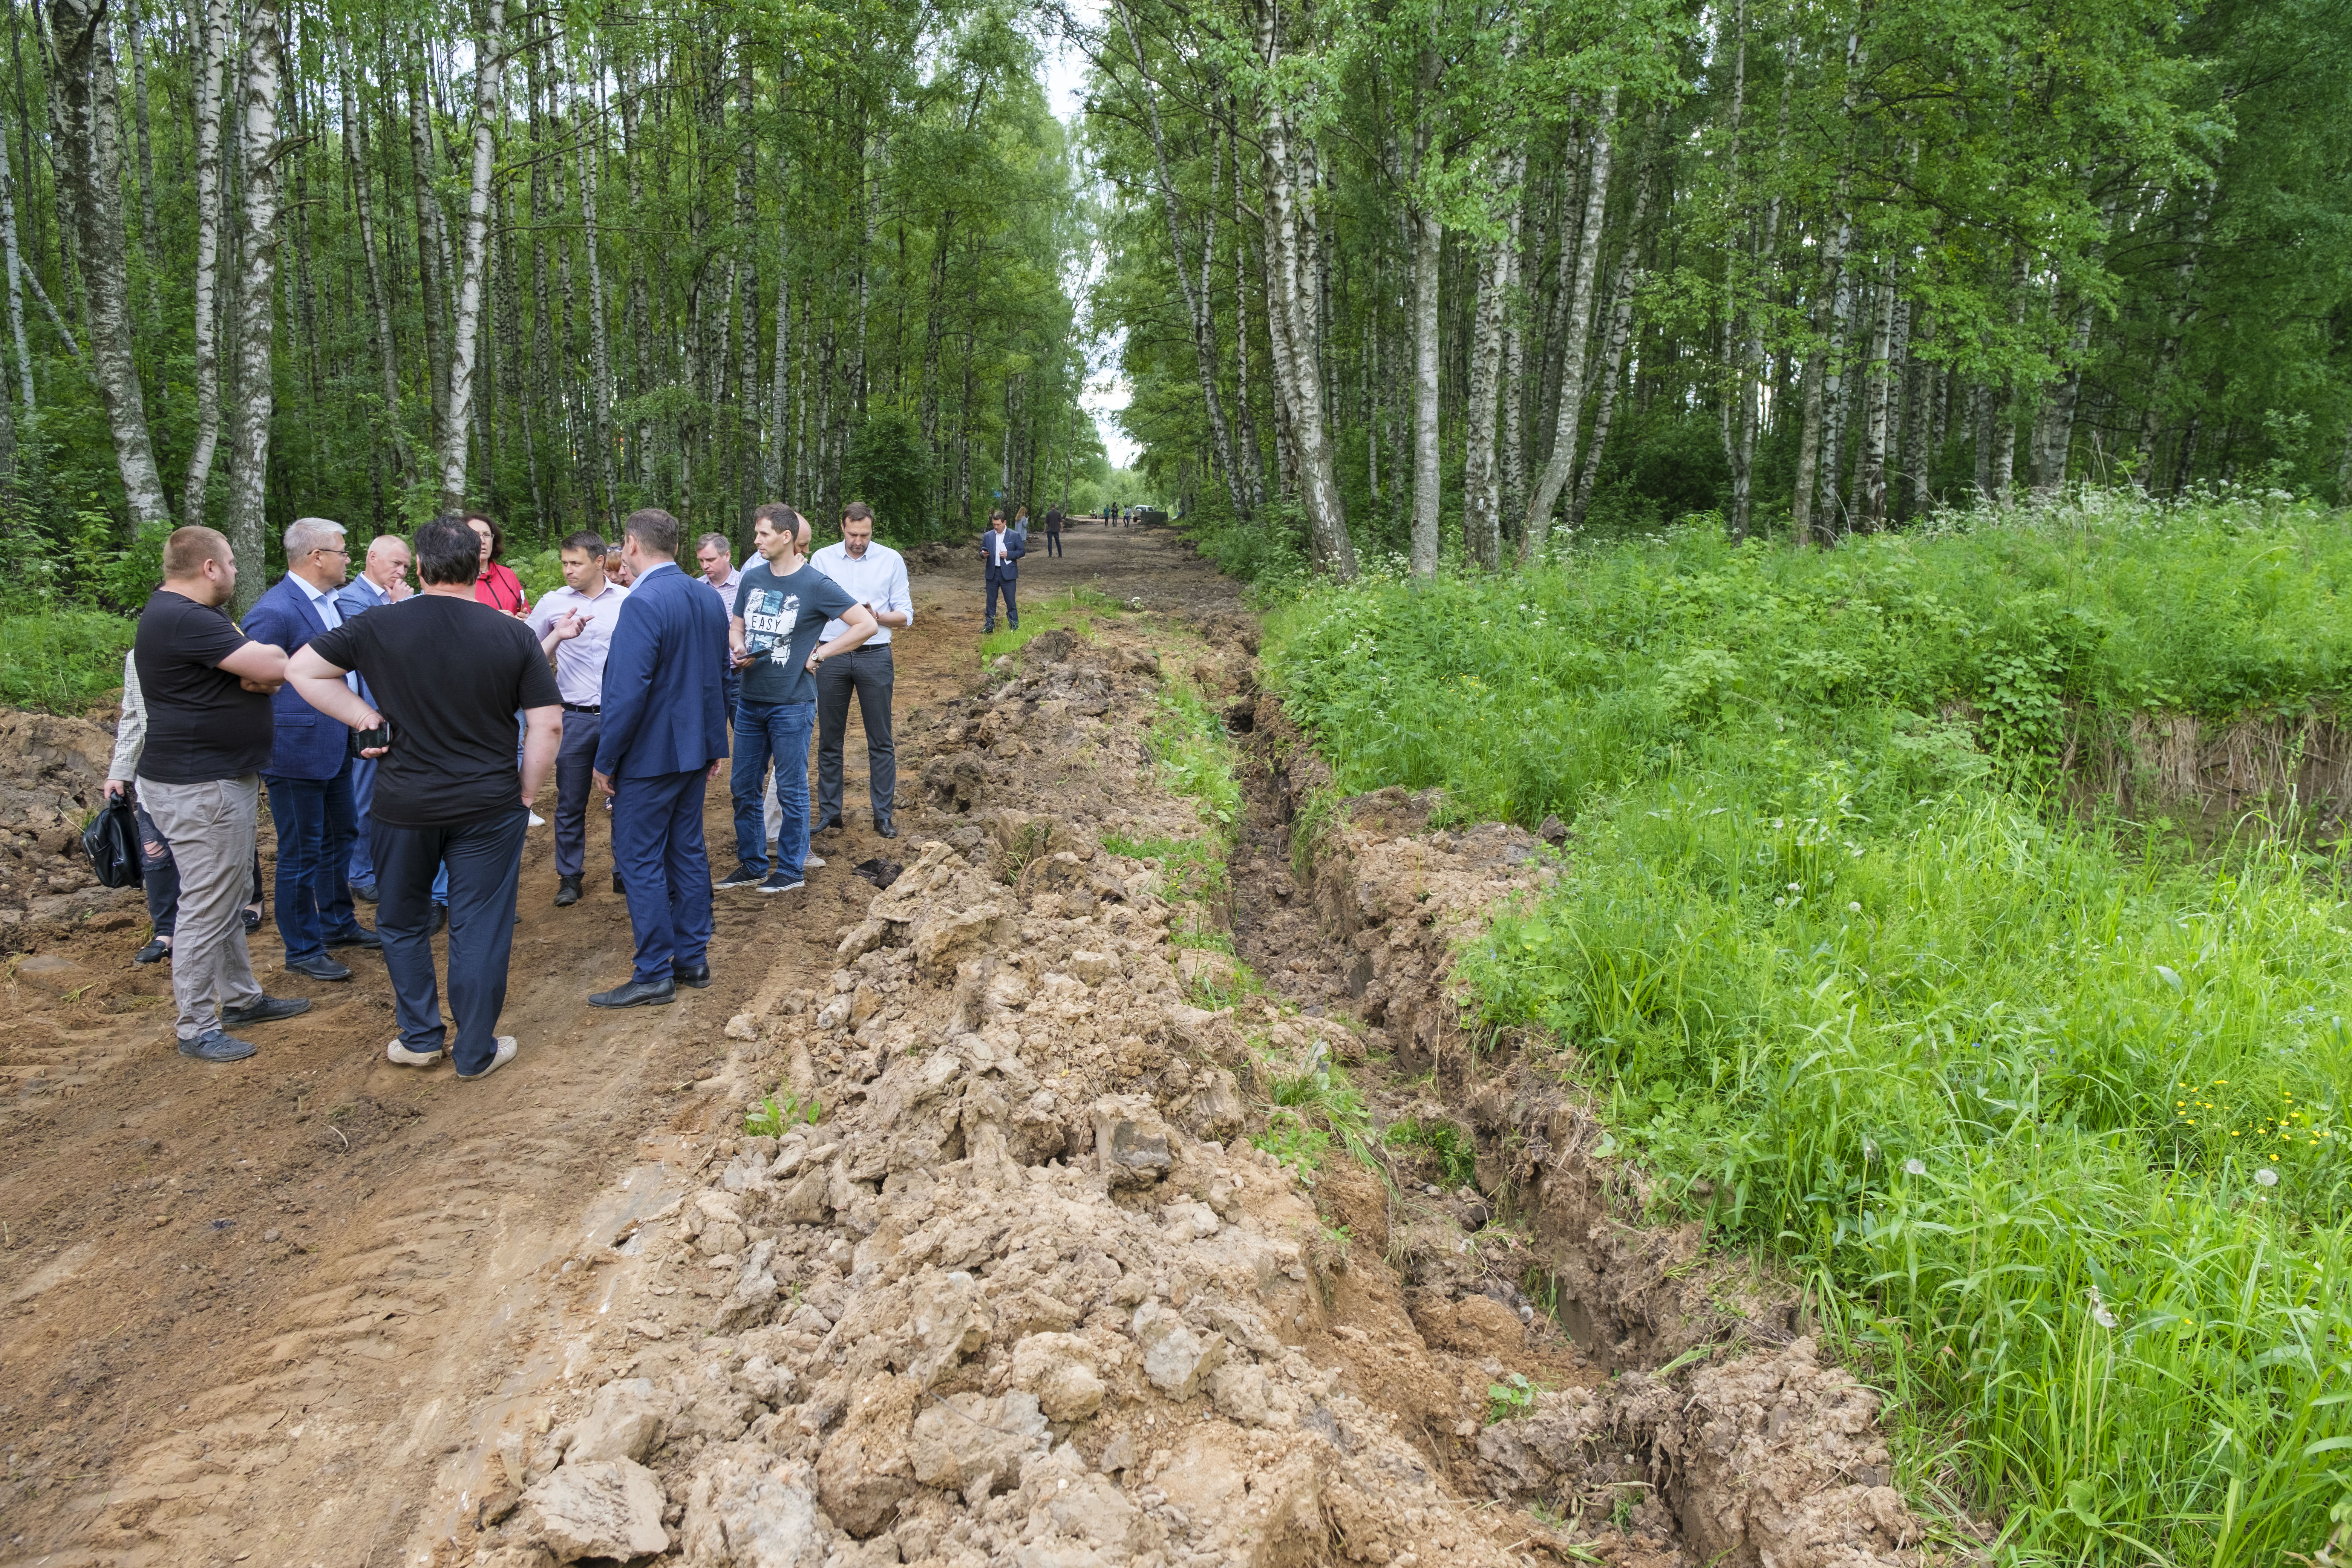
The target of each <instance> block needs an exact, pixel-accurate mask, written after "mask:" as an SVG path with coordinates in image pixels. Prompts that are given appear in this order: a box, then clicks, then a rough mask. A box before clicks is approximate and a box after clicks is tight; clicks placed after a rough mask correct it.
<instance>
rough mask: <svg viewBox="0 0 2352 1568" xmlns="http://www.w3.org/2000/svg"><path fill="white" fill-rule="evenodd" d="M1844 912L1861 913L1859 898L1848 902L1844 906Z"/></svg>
mask: <svg viewBox="0 0 2352 1568" xmlns="http://www.w3.org/2000/svg"><path fill="white" fill-rule="evenodd" d="M1845 912H1846V913H1848V914H1850V915H1858V914H1860V913H1862V904H1861V902H1860V900H1854V901H1851V902H1849V903H1848V904H1847V905H1846V907H1845Z"/></svg>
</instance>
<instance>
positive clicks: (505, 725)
mask: <svg viewBox="0 0 2352 1568" xmlns="http://www.w3.org/2000/svg"><path fill="white" fill-rule="evenodd" d="M415 551H416V565H417V571H418V574H419V575H420V576H421V577H422V578H423V579H424V581H425V591H424V592H423V593H421V594H418V595H416V596H415V597H414V598H411V599H407V600H404V601H403V602H401V603H400V604H397V605H386V606H384V607H383V608H382V609H380V610H374V611H372V612H370V613H369V614H367V615H364V616H356V617H354V618H352V619H351V620H347V621H345V622H344V623H343V624H342V625H341V626H337V627H335V628H334V629H333V630H331V631H329V632H326V633H324V634H322V635H321V636H319V637H313V638H312V639H311V640H310V646H308V647H305V648H303V649H302V650H301V651H300V652H299V653H298V654H296V655H295V656H294V658H293V659H292V661H291V662H290V663H289V666H288V669H287V678H288V679H289V681H291V683H292V684H293V686H294V689H295V690H297V691H298V692H299V693H300V694H301V696H302V700H304V701H305V702H308V703H309V704H310V706H311V707H313V708H316V709H317V710H319V711H320V712H321V713H324V714H325V715H327V716H328V717H329V718H331V719H335V720H339V721H341V722H343V723H344V724H347V725H349V726H350V727H351V728H352V729H353V730H357V731H362V735H361V736H360V737H359V742H360V743H361V749H362V752H363V753H366V754H373V755H375V756H378V757H380V758H381V759H382V762H383V765H382V766H381V767H380V768H379V769H378V771H377V773H376V784H375V802H374V809H373V812H372V813H371V817H372V822H371V826H372V829H373V835H374V841H375V842H374V849H375V864H376V892H377V896H378V902H377V904H376V932H377V934H378V935H379V936H381V937H382V938H383V966H384V969H385V970H386V971H387V972H388V973H390V975H391V977H392V986H393V996H394V1011H395V1013H396V1015H397V1016H398V1018H399V1023H400V1036H399V1037H398V1038H397V1039H394V1041H393V1042H392V1043H391V1045H390V1046H388V1047H385V1051H384V1054H385V1056H386V1057H387V1058H390V1059H391V1060H392V1061H393V1062H394V1063H395V1064H396V1065H398V1066H401V1067H418V1068H422V1067H431V1066H433V1065H435V1064H436V1063H437V1062H438V1061H440V1059H441V1057H442V1052H443V1050H444V1048H445V1047H446V1048H447V1050H448V1054H449V1056H450V1058H451V1059H452V1060H453V1061H454V1062H455V1064H456V1066H457V1076H458V1077H459V1078H461V1079H478V1078H482V1077H485V1076H487V1075H488V1074H489V1073H492V1072H495V1071H496V1070H498V1069H499V1068H502V1067H504V1066H505V1065H506V1064H507V1063H509V1062H510V1061H512V1060H513V1059H514V1058H515V1054H516V1050H517V1048H518V1043H517V1041H516V1040H515V1038H514V1037H513V1036H511V1035H500V1034H499V1033H498V1032H497V1028H498V1020H499V1012H500V1010H501V1009H503V1008H504V1007H505V1005H506V994H507V963H508V959H509V955H510V952H511V950H512V948H513V945H514V914H515V884H516V879H517V876H518V874H519V872H520V869H521V865H522V841H523V830H524V827H525V826H526V825H527V824H528V823H529V821H530V803H531V801H532V800H533V799H534V798H535V797H536V796H537V795H538V794H539V792H540V790H541V787H542V786H543V785H544V784H546V782H547V774H548V772H549V770H550V769H551V768H552V767H553V766H554V763H555V753H556V748H557V746H558V744H559V743H560V742H561V740H562V728H563V724H562V720H563V710H562V700H561V698H560V697H559V696H558V695H557V692H556V686H555V676H554V674H553V673H552V672H551V670H550V669H549V668H548V667H547V656H546V655H545V654H544V653H543V652H541V649H540V644H539V639H538V638H537V637H533V636H531V634H530V628H529V627H527V626H524V625H523V624H522V623H521V622H520V621H519V620H517V619H515V618H514V617H513V616H509V615H505V614H503V613H501V612H500V611H499V610H498V609H496V608H493V607H492V606H490V605H483V604H479V603H477V602H476V600H475V595H474V584H475V582H476V579H477V578H478V575H479V571H480V544H479V542H478V540H477V539H476V538H475V536H474V532H473V531H472V530H471V529H469V528H467V527H466V526H465V525H463V524H462V523H459V522H454V521H446V520H445V521H435V522H429V523H426V524H425V526H424V527H423V528H420V529H418V530H417V531H416V537H415ZM354 669H356V670H358V671H359V672H360V673H361V675H362V676H363V677H365V678H366V681H367V686H368V689H369V691H370V693H371V694H372V695H373V698H374V701H373V703H371V702H370V701H369V700H367V699H365V698H362V697H361V696H360V694H359V693H358V692H356V691H353V690H352V689H351V688H350V687H348V686H346V685H345V684H344V682H343V677H344V675H345V674H346V673H347V672H349V671H351V670H354ZM518 712H520V713H521V714H522V715H523V721H524V740H523V749H522V763H521V769H520V778H518V776H517V769H516V763H515V715H516V714H517V713H518ZM387 724H388V725H389V729H388V730H387V729H385V728H384V727H385V726H386V725H387ZM444 864H446V866H447V868H448V871H449V917H448V918H449V1011H450V1013H451V1015H452V1016H454V1017H455V1018H456V1019H457V1037H456V1039H455V1040H454V1041H451V1040H450V1039H449V1038H448V1031H447V1028H446V1026H444V1025H443V1023H442V1021H441V1005H440V997H439V993H438V990H437V987H436V983H435V975H434V969H433V942H432V931H433V918H432V914H433V896H432V891H433V877H434V872H435V870H436V868H439V867H441V866H443V865H444Z"/></svg>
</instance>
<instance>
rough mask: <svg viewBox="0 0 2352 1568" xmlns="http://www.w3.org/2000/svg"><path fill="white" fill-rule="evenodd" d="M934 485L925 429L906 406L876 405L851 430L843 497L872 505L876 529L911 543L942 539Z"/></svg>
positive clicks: (844, 470) (844, 466)
mask: <svg viewBox="0 0 2352 1568" xmlns="http://www.w3.org/2000/svg"><path fill="white" fill-rule="evenodd" d="M931 483H932V480H931V464H930V459H929V457H928V456H927V455H926V454H925V452H924V450H923V432H922V427H921V426H919V425H918V424H917V423H916V421H915V420H914V418H913V417H912V416H909V415H908V413H907V412H906V411H905V410H904V409H899V408H890V407H879V408H876V409H875V410H874V411H873V412H872V413H870V414H868V415H867V416H866V422H865V423H864V424H862V425H860V426H857V428H856V429H855V430H853V431H851V432H850V435H849V455H848V457H847V458H845V459H844V460H843V462H842V466H841V487H842V499H843V500H862V501H864V502H865V503H866V505H868V506H870V507H872V508H873V509H874V517H875V528H876V531H877V532H880V533H887V534H888V535H889V536H890V537H891V538H893V539H897V540H901V541H905V542H916V541H917V540H919V539H929V538H934V537H937V534H938V530H937V529H936V528H934V527H932V526H930V525H931V524H932V522H933V520H932V519H931V518H930V517H929V500H930V495H931ZM826 521H827V522H828V523H831V522H832V521H835V520H833V519H827V520H826Z"/></svg>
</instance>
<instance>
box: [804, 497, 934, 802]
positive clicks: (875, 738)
mask: <svg viewBox="0 0 2352 1568" xmlns="http://www.w3.org/2000/svg"><path fill="white" fill-rule="evenodd" d="M809 564H810V565H812V566H814V567H815V568H816V569H817V570H818V571H820V572H822V573H824V574H825V575H826V576H828V577H830V578H832V579H833V580H834V581H835V583H837V584H840V585H841V587H842V588H843V590H844V591H845V592H846V593H847V594H848V595H849V596H850V597H851V598H853V599H856V601H857V602H858V603H859V604H861V605H865V606H866V610H867V611H868V612H869V613H870V614H872V616H874V621H875V625H876V626H877V630H876V631H875V633H874V635H873V636H872V637H868V638H867V639H866V641H865V642H864V643H863V644H862V645H860V646H858V647H853V648H851V649H850V650H849V651H848V652H847V653H845V654H839V655H836V656H835V657H834V658H828V659H826V660H824V662H823V663H822V664H821V665H820V666H819V667H818V669H817V675H816V831H817V832H819V833H824V832H825V831H827V830H828V829H831V828H837V827H839V826H841V753H842V747H843V744H844V742H845V741H846V740H847V739H848V736H849V694H850V693H851V692H853V691H855V692H856V694H857V715H858V720H859V721H860V722H861V723H862V724H863V725H864V726H865V728H866V798H867V800H868V801H869V802H870V803H871V805H873V808H874V831H875V832H877V833H878V834H880V835H881V836H882V837H885V838H896V837H898V828H897V827H896V826H894V825H893V823H892V820H891V818H892V813H893V810H894V806H895V803H896V801H897V800H898V750H897V748H896V747H895V746H893V745H892V744H891V740H890V689H891V684H892V675H891V666H890V658H891V655H890V634H891V633H892V632H893V631H895V630H904V629H905V628H907V627H908V626H913V625H914V624H915V601H914V598H913V596H912V595H910V594H908V591H907V561H906V558H905V557H904V556H902V555H900V554H899V553H898V552H897V551H895V550H893V549H891V548H890V547H889V546H888V545H887V544H877V543H876V542H875V541H874V509H873V508H872V507H870V506H867V505H866V503H865V502H864V501H862V500H860V501H852V502H850V503H849V507H848V509H847V510H845V511H844V512H843V513H842V514H841V541H840V542H839V543H837V544H828V545H826V546H825V547H824V549H822V550H820V551H818V552H816V553H815V554H814V556H811V557H810V558H809ZM848 630H849V624H848V623H847V622H846V621H841V620H831V621H827V622H825V624H824V630H823V631H822V632H820V633H818V634H817V635H818V638H819V640H820V641H823V642H825V643H828V644H830V643H832V642H833V641H835V639H836V638H838V637H841V636H843V635H844V634H845V633H846V632H847V631H848Z"/></svg>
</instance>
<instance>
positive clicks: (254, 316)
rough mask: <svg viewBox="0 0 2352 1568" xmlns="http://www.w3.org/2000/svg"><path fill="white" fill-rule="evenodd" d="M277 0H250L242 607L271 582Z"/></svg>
mask: <svg viewBox="0 0 2352 1568" xmlns="http://www.w3.org/2000/svg"><path fill="white" fill-rule="evenodd" d="M281 25H282V24H281V21H280V17H279V15H278V0H247V7H246V13H245V70H244V73H243V78H244V79H243V83H242V88H241V92H242V96H243V102H242V103H241V104H240V105H239V108H240V110H242V120H241V122H240V123H241V134H240V135H239V137H238V144H239V146H240V147H241V148H242V150H243V154H244V164H243V167H242V168H241V170H240V171H239V173H240V174H241V176H242V182H243V184H244V187H245V232H244V235H243V244H244V251H245V276H244V279H243V280H242V282H241V284H240V286H239V288H238V292H237V310H238V318H237V328H236V359H237V365H236V412H235V415H234V416H233V419H232V423H231V426H230V429H229V455H228V463H229V495H228V528H227V530H226V532H227V534H228V542H229V544H230V547H231V548H233V549H234V550H235V551H236V553H237V558H238V559H239V560H241V561H243V562H245V563H246V564H247V569H246V570H245V571H244V572H243V573H241V574H239V575H238V577H237V593H236V606H237V609H238V610H239V612H240V613H241V612H243V611H244V610H246V609H247V608H249V607H250V606H251V605H252V604H253V601H254V600H255V599H257V598H259V597H260V596H261V590H262V589H263V587H264V586H266V585H267V584H268V574H267V573H265V572H263V571H262V569H261V563H262V559H263V556H264V553H265V551H266V549H267V539H266V532H265V530H264V528H263V524H262V500H263V495H264V492H265V490H266V489H268V475H269V416H270V414H271V412H272V409H273V408H274V406H275V404H276V399H275V396H274V395H273V394H274V388H273V387H272V384H271V382H270V363H269V351H270V336H271V328H272V325H273V323H274V320H275V315H276V312H275V311H274V310H272V309H271V307H272V305H273V304H274V303H275V300H276V279H277V269H278V157H279V154H280V153H281V152H282V151H283V147H282V144H281V142H279V139H278V84H279V63H280V56H281V54H282V52H283V43H282V40H281V37H280V33H279V28H280V26H281Z"/></svg>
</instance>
